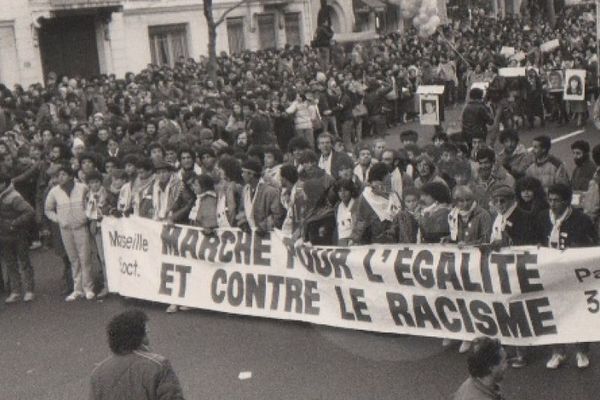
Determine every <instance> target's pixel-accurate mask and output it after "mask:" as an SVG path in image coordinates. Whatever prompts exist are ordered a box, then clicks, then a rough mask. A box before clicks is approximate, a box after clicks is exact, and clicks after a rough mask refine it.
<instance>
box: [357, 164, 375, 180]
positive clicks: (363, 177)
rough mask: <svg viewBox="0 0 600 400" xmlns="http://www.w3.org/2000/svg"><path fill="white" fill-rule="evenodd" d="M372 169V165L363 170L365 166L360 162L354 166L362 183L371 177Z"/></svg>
mask: <svg viewBox="0 0 600 400" xmlns="http://www.w3.org/2000/svg"><path fill="white" fill-rule="evenodd" d="M370 170H371V165H370V164H369V166H368V167H367V169H366V170H365V171H364V172H363V168H362V166H361V165H360V164H358V165H357V166H356V167H354V175H356V177H357V178H358V180H359V181H360V183H365V182H366V181H367V178H368V177H369V171H370Z"/></svg>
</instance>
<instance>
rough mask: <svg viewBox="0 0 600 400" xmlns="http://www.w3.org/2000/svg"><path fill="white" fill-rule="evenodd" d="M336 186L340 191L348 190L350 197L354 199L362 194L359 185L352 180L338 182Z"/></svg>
mask: <svg viewBox="0 0 600 400" xmlns="http://www.w3.org/2000/svg"><path fill="white" fill-rule="evenodd" d="M335 185H336V189H337V190H338V191H340V190H342V189H346V190H348V191H349V192H350V195H351V196H352V198H357V197H358V195H359V194H360V190H359V188H358V185H357V184H356V183H354V181H353V180H352V179H341V180H339V181H337V182H336V184H335Z"/></svg>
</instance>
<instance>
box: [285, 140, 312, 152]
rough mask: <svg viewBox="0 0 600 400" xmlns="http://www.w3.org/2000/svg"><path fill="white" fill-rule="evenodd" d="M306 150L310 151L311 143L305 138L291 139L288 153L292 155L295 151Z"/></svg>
mask: <svg viewBox="0 0 600 400" xmlns="http://www.w3.org/2000/svg"><path fill="white" fill-rule="evenodd" d="M305 149H310V143H308V140H306V139H305V138H303V137H301V136H294V137H293V138H291V139H290V142H289V143H288V151H289V152H290V153H293V152H294V150H305Z"/></svg>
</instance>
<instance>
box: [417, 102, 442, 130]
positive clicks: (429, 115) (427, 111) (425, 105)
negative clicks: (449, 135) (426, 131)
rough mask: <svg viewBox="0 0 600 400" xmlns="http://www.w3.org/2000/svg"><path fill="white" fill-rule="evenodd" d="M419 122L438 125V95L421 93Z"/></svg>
mask: <svg viewBox="0 0 600 400" xmlns="http://www.w3.org/2000/svg"><path fill="white" fill-rule="evenodd" d="M420 122H421V125H439V124H440V109H439V101H438V96H436V95H421V98H420Z"/></svg>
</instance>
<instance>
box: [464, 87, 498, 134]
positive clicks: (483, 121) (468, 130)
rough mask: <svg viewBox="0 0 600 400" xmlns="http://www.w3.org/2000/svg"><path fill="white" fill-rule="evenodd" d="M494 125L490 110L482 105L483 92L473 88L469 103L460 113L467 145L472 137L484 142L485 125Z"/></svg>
mask: <svg viewBox="0 0 600 400" xmlns="http://www.w3.org/2000/svg"><path fill="white" fill-rule="evenodd" d="M493 123H494V119H493V118H492V114H491V112H490V110H489V109H488V108H487V107H486V105H485V104H484V103H483V90H481V89H479V88H473V89H471V91H470V92H469V102H468V103H467V105H466V106H465V108H464V110H463V113H462V132H463V135H464V137H465V139H466V140H467V142H468V143H469V145H470V144H471V141H472V140H473V138H474V137H478V138H481V139H483V140H484V141H485V138H486V136H487V125H491V124H493Z"/></svg>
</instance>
